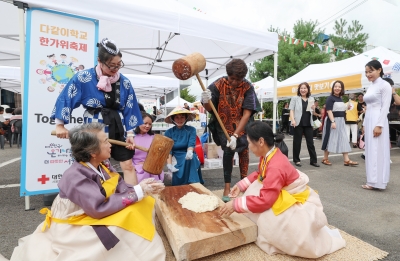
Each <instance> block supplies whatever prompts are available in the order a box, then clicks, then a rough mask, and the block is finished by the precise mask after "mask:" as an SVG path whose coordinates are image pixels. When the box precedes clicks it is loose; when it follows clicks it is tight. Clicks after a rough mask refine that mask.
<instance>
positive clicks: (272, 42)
mask: <svg viewBox="0 0 400 261" xmlns="http://www.w3.org/2000/svg"><path fill="white" fill-rule="evenodd" d="M24 2H25V3H27V4H28V5H29V7H41V8H47V9H53V10H56V11H60V12H65V13H70V14H75V15H81V16H85V17H90V18H95V19H99V21H100V34H99V35H100V39H101V38H103V37H108V38H109V39H113V40H115V41H116V43H117V45H118V47H119V48H120V50H121V52H122V54H123V61H124V63H125V68H124V69H122V72H123V73H135V74H152V75H161V76H171V77H174V76H173V73H172V70H171V67H172V63H173V62H174V61H175V60H176V59H178V58H180V57H182V56H185V55H188V54H190V53H193V52H199V53H201V54H203V55H204V57H205V58H206V60H207V66H206V70H204V71H203V72H201V73H200V76H201V77H202V78H204V77H206V76H208V77H216V76H218V75H219V74H221V73H224V72H225V65H226V63H227V62H229V61H230V60H231V59H232V58H241V59H244V60H245V61H246V62H251V61H254V60H256V59H259V58H262V57H265V56H268V55H271V54H272V53H273V52H276V51H277V50H278V36H277V34H276V33H271V32H267V31H265V32H260V31H254V30H252V29H249V28H238V27H236V26H230V25H228V24H225V23H221V22H219V21H216V20H215V19H214V18H210V17H208V16H206V15H204V14H202V13H199V12H196V11H194V10H192V9H191V8H188V7H186V6H183V5H181V4H180V3H179V2H177V1H173V0H162V1H161V0H137V1H129V0H119V1H114V2H113V3H112V5H111V4H110V2H109V1H107V0H100V1H98V0H96V1H95V0H86V1H80V0H71V1H68V2H59V1H56V2H52V1H47V0H26V1H24ZM1 5H4V3H1ZM9 6H11V7H12V8H14V9H16V7H13V6H12V5H9ZM0 30H1V29H0ZM6 32H8V34H3V32H1V31H0V37H2V38H3V39H2V43H3V42H4V43H5V45H2V46H3V47H2V49H3V48H4V50H0V52H1V53H0V65H7V64H9V63H11V62H13V61H12V60H7V59H12V58H13V59H16V58H18V57H16V56H13V57H11V56H10V54H11V55H18V54H19V49H18V45H16V44H15V41H12V40H4V38H7V39H10V37H11V38H12V37H14V38H13V39H14V40H16V39H17V38H16V36H17V34H18V31H15V32H14V33H13V34H10V32H9V31H6ZM2 58H4V59H5V60H1V59H2ZM14 66H15V65H14Z"/></svg>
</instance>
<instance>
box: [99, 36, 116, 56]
mask: <svg viewBox="0 0 400 261" xmlns="http://www.w3.org/2000/svg"><path fill="white" fill-rule="evenodd" d="M108 42H110V43H112V44H114V45H115V49H116V50H113V49H111V48H110V47H108V46H107V43H108ZM101 45H102V46H103V47H104V48H105V49H106V50H107V52H108V53H110V54H112V55H118V53H119V49H118V47H117V45H116V43H115V42H114V41H113V40H108V38H104V39H103V40H101Z"/></svg>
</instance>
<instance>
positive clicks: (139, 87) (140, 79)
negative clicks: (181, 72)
mask: <svg viewBox="0 0 400 261" xmlns="http://www.w3.org/2000/svg"><path fill="white" fill-rule="evenodd" d="M124 75H125V76H126V77H128V78H129V80H130V81H131V83H132V86H133V89H134V90H135V94H136V98H138V99H140V98H160V97H162V96H164V95H165V94H167V93H170V92H172V91H174V90H175V89H178V88H179V80H178V79H176V78H175V79H174V78H169V77H164V76H153V75H136V74H124Z"/></svg>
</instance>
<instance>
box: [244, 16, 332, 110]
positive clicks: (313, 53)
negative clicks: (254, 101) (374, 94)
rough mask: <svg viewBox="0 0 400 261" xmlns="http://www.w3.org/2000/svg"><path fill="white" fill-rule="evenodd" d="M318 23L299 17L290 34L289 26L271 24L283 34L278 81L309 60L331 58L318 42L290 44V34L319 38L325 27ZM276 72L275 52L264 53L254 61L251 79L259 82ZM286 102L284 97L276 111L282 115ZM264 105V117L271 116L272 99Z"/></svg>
mask: <svg viewBox="0 0 400 261" xmlns="http://www.w3.org/2000/svg"><path fill="white" fill-rule="evenodd" d="M317 25H318V22H317V21H304V20H298V21H297V22H296V24H295V25H294V26H293V35H290V34H289V33H288V32H287V31H286V30H283V31H280V30H279V28H272V27H270V29H269V31H271V32H277V33H278V34H279V35H280V36H282V39H281V40H280V41H279V45H278V81H283V80H285V79H287V78H289V77H291V76H293V75H295V74H296V73H298V72H300V71H301V70H303V69H304V68H306V67H307V66H308V65H310V64H318V63H327V62H329V55H328V54H326V53H324V52H321V51H320V49H319V48H318V47H317V46H315V47H312V46H307V47H306V48H304V46H303V42H299V43H298V44H289V40H290V38H295V39H300V40H311V39H318V37H317V36H318V35H319V34H320V33H323V31H322V30H319V29H318V28H317ZM284 37H286V39H287V41H286V42H285V41H284ZM315 43H320V44H321V42H318V40H315ZM273 72H274V59H273V56H272V55H271V56H267V57H264V58H262V59H260V60H258V61H255V62H254V63H253V66H252V69H250V80H251V81H252V82H257V81H259V80H262V79H263V78H266V77H267V76H268V75H270V76H273ZM304 81H307V79H304ZM284 103H285V101H280V102H279V103H278V106H277V112H278V115H279V117H280V113H281V111H282V107H283V105H284ZM262 108H263V109H264V111H265V114H264V117H266V118H272V109H273V105H272V102H264V103H263V104H262Z"/></svg>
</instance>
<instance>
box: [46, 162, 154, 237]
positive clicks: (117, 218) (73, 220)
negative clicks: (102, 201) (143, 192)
mask: <svg viewBox="0 0 400 261" xmlns="http://www.w3.org/2000/svg"><path fill="white" fill-rule="evenodd" d="M82 165H86V164H84V163H82ZM101 166H102V167H103V169H104V170H105V171H106V172H107V174H108V175H110V177H111V178H110V179H108V180H105V181H103V183H102V187H103V188H104V190H105V191H106V200H107V199H108V198H109V197H110V196H111V195H112V194H114V193H115V190H116V187H117V185H118V179H119V174H118V173H112V172H110V171H109V170H108V169H107V168H106V167H104V166H103V165H101ZM121 200H122V199H121ZM154 204H155V199H154V198H152V197H150V196H146V197H144V198H143V199H142V200H141V201H138V202H135V203H133V204H132V205H129V206H127V207H126V208H124V209H122V210H120V211H118V212H117V213H114V214H112V215H109V216H107V217H104V218H101V219H96V218H92V217H90V216H88V215H86V214H82V215H79V216H74V217H70V218H68V219H58V218H54V217H52V215H51V210H49V209H48V208H42V209H41V210H40V213H41V214H44V215H46V219H45V221H44V224H43V227H42V231H45V230H46V228H47V227H49V228H50V225H51V222H56V223H61V224H69V225H77V226H86V225H88V226H96V225H105V226H116V227H120V228H123V229H125V230H127V231H130V232H132V233H135V234H136V235H138V236H140V237H143V238H144V239H147V240H149V241H152V240H153V238H154V235H155V227H154V224H153V209H154Z"/></svg>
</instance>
